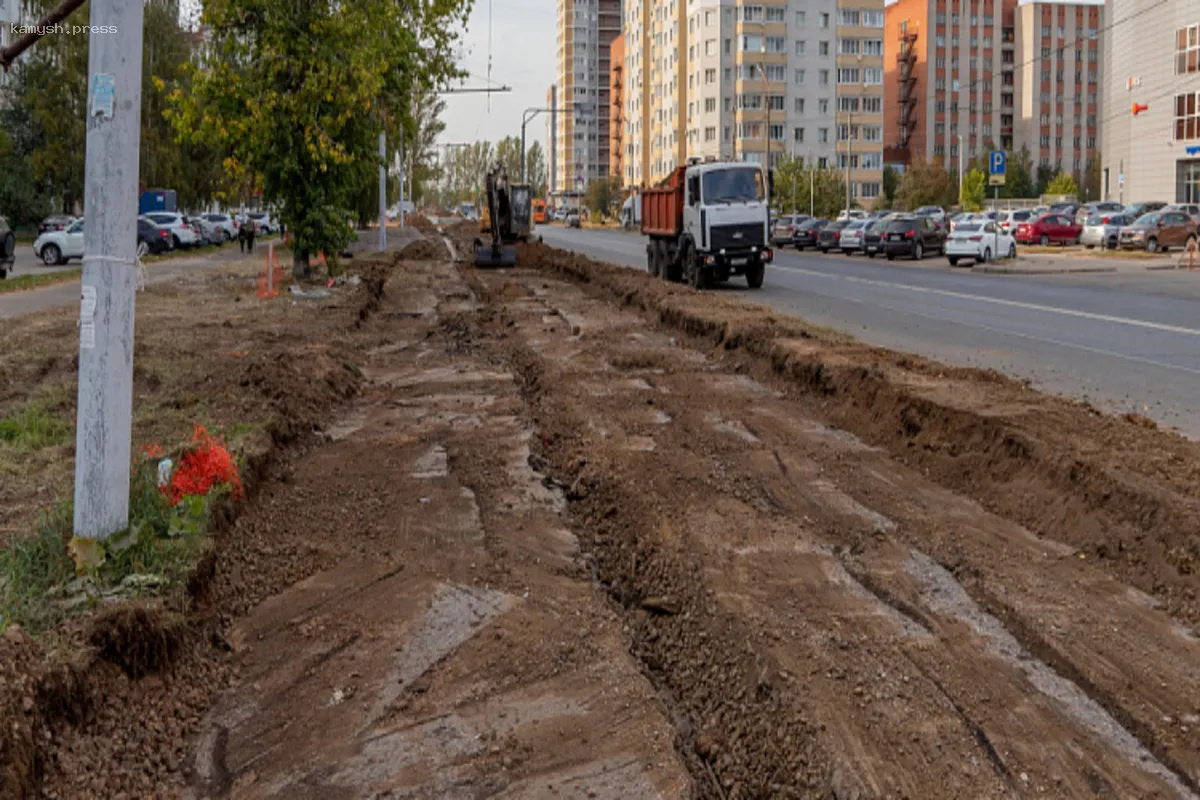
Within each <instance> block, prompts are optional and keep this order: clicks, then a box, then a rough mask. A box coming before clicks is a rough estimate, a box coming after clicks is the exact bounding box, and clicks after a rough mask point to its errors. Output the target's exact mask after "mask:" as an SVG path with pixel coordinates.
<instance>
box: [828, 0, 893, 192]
mask: <svg viewBox="0 0 1200 800" xmlns="http://www.w3.org/2000/svg"><path fill="white" fill-rule="evenodd" d="M837 15H838V16H837V109H836V112H837V159H838V168H839V169H842V170H844V171H845V172H846V176H847V181H848V183H849V187H850V193H851V194H852V195H853V197H854V198H855V199H856V200H858V201H859V202H860V203H862V204H863V205H866V206H870V205H872V204H873V203H874V202H875V198H877V197H879V196H880V194H882V191H883V94H884V82H883V74H884V59H883V49H884V40H883V32H884V24H885V13H884V0H839V2H838V11H837Z"/></svg>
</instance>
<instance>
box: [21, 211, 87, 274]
mask: <svg viewBox="0 0 1200 800" xmlns="http://www.w3.org/2000/svg"><path fill="white" fill-rule="evenodd" d="M33 254H34V255H35V256H37V257H38V258H40V259H41V260H42V263H43V264H45V265H46V266H48V267H53V266H56V265H58V264H65V263H67V262H68V261H70V260H71V259H72V258H83V220H82V219H77V220H75V221H74V222H72V223H71V225H70V227H68V228H67V229H66V230H62V231H47V232H46V233H43V234H39V235H38V237H37V238H36V239H34V240H33Z"/></svg>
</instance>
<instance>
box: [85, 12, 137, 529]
mask: <svg viewBox="0 0 1200 800" xmlns="http://www.w3.org/2000/svg"><path fill="white" fill-rule="evenodd" d="M143 7H144V3H143V2H142V0H109V2H97V3H92V5H91V9H90V19H89V22H90V24H91V25H92V30H105V31H111V33H94V34H92V36H91V41H90V44H89V48H88V86H89V91H88V112H87V144H86V147H87V150H86V154H85V162H84V190H83V192H84V200H83V209H84V217H85V219H86V220H87V225H86V227H85V228H84V239H83V241H84V257H83V277H82V280H81V286H80V294H81V301H80V309H79V395H78V402H77V406H76V408H77V412H76V423H75V518H74V524H73V527H74V533H75V536H76V537H78V538H80V539H91V540H97V539H99V540H102V539H106V538H107V537H108V536H110V535H111V534H114V533H117V532H118V531H122V530H124V529H126V528H127V527H129V464H130V454H131V453H130V451H131V449H132V442H131V439H130V437H131V427H132V425H131V423H132V414H133V320H134V316H133V315H134V292H135V290H136V288H137V209H138V195H137V188H138V150H139V147H140V140H141V117H142V16H143Z"/></svg>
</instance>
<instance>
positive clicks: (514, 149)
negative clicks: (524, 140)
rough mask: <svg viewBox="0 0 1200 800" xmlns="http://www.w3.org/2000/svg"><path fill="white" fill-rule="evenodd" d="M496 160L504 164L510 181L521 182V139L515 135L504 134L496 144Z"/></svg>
mask: <svg viewBox="0 0 1200 800" xmlns="http://www.w3.org/2000/svg"><path fill="white" fill-rule="evenodd" d="M496 160H497V161H499V162H500V163H501V164H503V165H504V171H505V172H507V173H508V179H509V180H510V181H511V182H512V183H520V182H521V140H520V139H519V138H518V137H516V136H505V137H504V138H503V139H501V140H500V142H499V143H498V144H497V145H496Z"/></svg>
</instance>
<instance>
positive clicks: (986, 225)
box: [946, 219, 1017, 267]
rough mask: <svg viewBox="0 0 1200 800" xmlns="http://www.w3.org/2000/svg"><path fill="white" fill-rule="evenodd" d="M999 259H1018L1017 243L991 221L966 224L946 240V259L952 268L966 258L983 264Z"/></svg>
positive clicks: (961, 225) (984, 220) (985, 220)
mask: <svg viewBox="0 0 1200 800" xmlns="http://www.w3.org/2000/svg"><path fill="white" fill-rule="evenodd" d="M999 257H1004V258H1016V257H1017V243H1016V241H1015V240H1014V239H1013V237H1012V236H1010V235H1009V234H1007V233H1004V232H1003V231H1001V230H1000V227H999V226H998V225H997V224H996V223H995V222H992V221H991V220H987V219H981V220H971V221H970V222H964V223H962V224H960V225H959V226H958V229H957V230H956V231H954V234H953V235H952V236H951V237H950V238H948V239H947V240H946V258H947V259H948V260H949V261H950V266H952V267H954V266H958V262H959V261H960V260H962V259H964V258H965V259H969V260H971V261H973V262H975V263H976V264H981V263H984V262H987V261H991V260H992V259H993V258H999Z"/></svg>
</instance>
